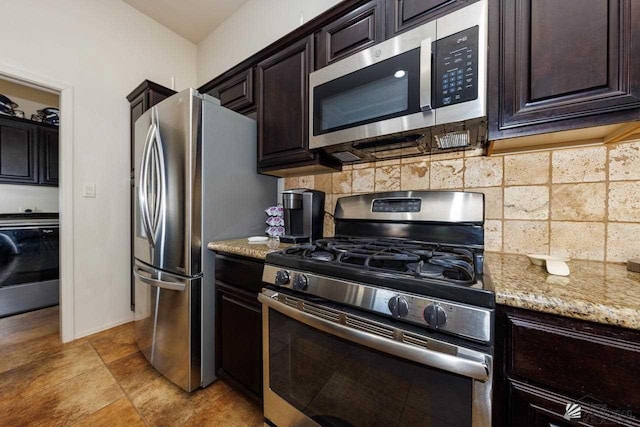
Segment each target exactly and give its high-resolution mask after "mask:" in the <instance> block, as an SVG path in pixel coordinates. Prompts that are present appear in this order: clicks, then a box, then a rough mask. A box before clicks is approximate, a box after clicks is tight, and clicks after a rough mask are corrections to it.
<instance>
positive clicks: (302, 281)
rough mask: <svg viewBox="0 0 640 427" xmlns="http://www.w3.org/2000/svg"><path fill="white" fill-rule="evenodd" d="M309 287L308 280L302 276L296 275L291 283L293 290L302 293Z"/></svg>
mask: <svg viewBox="0 0 640 427" xmlns="http://www.w3.org/2000/svg"><path fill="white" fill-rule="evenodd" d="M307 286H309V279H307V276H305V275H304V274H298V275H297V276H296V278H295V279H294V281H293V289H295V290H297V291H304V290H305V289H307Z"/></svg>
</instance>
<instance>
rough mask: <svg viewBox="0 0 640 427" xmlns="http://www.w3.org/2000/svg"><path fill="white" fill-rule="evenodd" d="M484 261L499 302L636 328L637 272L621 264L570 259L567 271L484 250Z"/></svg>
mask: <svg viewBox="0 0 640 427" xmlns="http://www.w3.org/2000/svg"><path fill="white" fill-rule="evenodd" d="M485 265H486V266H487V268H488V269H489V272H490V274H491V278H492V280H493V285H494V288H495V292H496V302H497V303H498V304H504V305H508V306H512V307H519V308H525V309H529V310H535V311H541V312H545V313H552V314H559V315H561V316H567V317H573V318H576V319H582V320H589V321H592V322H598V323H605V324H609V325H616V326H621V327H624V328H631V329H640V273H632V272H630V271H627V270H626V266H625V265H624V264H611V263H604V262H595V261H570V262H569V268H570V269H571V275H570V276H568V277H560V276H551V275H549V274H547V271H546V270H545V269H544V267H539V266H535V265H532V264H531V263H530V262H529V259H528V258H527V257H526V256H523V255H508V254H497V253H486V263H485Z"/></svg>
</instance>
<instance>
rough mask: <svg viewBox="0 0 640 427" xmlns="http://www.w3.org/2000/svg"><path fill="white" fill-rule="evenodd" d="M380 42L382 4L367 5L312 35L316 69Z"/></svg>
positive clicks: (377, 0) (380, 1)
mask: <svg viewBox="0 0 640 427" xmlns="http://www.w3.org/2000/svg"><path fill="white" fill-rule="evenodd" d="M382 40H384V0H372V1H369V2H367V3H365V4H363V5H362V6H360V7H358V8H357V9H355V10H353V11H351V12H349V13H347V14H346V15H344V16H342V17H340V18H338V19H336V20H335V21H333V22H331V23H330V24H329V25H326V26H324V27H323V28H322V30H320V31H319V32H318V34H317V35H316V41H317V43H316V68H322V67H324V66H326V65H329V64H331V63H332V62H334V61H337V60H340V59H342V58H344V57H346V56H349V55H351V54H353V53H356V52H358V51H360V50H362V49H366V48H368V47H370V46H372V45H374V44H376V43H379V42H381V41H382Z"/></svg>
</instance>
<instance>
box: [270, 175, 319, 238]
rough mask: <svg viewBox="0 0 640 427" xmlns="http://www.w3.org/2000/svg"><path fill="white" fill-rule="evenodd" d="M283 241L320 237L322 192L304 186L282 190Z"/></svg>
mask: <svg viewBox="0 0 640 427" xmlns="http://www.w3.org/2000/svg"><path fill="white" fill-rule="evenodd" d="M282 206H283V208H284V231H285V235H284V236H280V241H281V242H284V243H302V242H313V241H314V240H317V239H321V238H322V229H323V225H324V193H323V192H322V191H317V190H308V189H306V188H296V189H294V190H285V191H283V192H282Z"/></svg>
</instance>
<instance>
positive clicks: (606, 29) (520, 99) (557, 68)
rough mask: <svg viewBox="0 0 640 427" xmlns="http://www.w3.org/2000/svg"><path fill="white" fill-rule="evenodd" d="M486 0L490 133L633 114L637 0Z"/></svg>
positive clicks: (639, 102) (639, 49) (638, 55)
mask: <svg viewBox="0 0 640 427" xmlns="http://www.w3.org/2000/svg"><path fill="white" fill-rule="evenodd" d="M493 2H494V3H493V4H492V7H491V12H490V15H491V18H490V20H491V21H493V22H492V24H491V25H489V28H490V44H491V49H490V50H489V52H490V55H491V58H490V69H489V76H490V83H489V87H490V89H489V90H490V94H489V95H490V99H493V100H494V102H493V103H490V104H489V123H490V139H499V138H505V137H510V136H523V135H532V134H536V133H544V132H551V131H557V130H567V129H573V128H578V127H586V126H593V125H596V124H605V123H615V122H622V121H626V120H630V119H633V118H639V117H640V114H639V112H640V4H638V2H637V1H635V0H591V1H588V2H584V1H582V0H563V1H555V0H535V1H533V0H493ZM496 2H497V3H496ZM494 46H495V48H494Z"/></svg>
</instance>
